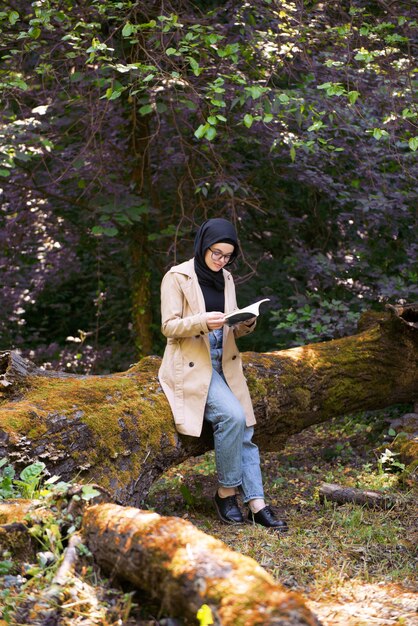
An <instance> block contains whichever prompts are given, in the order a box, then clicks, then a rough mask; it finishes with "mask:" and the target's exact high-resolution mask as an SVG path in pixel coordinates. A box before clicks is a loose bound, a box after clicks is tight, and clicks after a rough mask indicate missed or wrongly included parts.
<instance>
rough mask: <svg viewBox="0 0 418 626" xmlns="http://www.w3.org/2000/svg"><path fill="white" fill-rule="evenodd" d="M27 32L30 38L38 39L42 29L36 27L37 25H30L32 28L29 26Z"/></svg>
mask: <svg viewBox="0 0 418 626" xmlns="http://www.w3.org/2000/svg"><path fill="white" fill-rule="evenodd" d="M28 32H29V35H30V37H32V39H38V38H39V37H40V34H41V32H42V31H41V29H40V28H38V26H32V28H30V29H29V31H28Z"/></svg>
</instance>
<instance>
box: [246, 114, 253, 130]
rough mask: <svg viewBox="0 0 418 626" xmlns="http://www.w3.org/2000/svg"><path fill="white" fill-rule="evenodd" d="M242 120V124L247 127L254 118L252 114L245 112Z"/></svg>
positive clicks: (249, 126)
mask: <svg viewBox="0 0 418 626" xmlns="http://www.w3.org/2000/svg"><path fill="white" fill-rule="evenodd" d="M243 121H244V125H245V126H246V127H247V128H251V126H252V125H253V122H254V118H253V116H252V115H251V114H250V113H246V114H245V115H244V120H243Z"/></svg>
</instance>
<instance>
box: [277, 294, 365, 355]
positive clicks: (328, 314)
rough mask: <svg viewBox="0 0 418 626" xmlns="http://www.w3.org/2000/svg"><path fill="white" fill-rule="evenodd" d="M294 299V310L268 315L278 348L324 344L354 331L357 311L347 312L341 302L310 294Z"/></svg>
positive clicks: (348, 308)
mask: <svg viewBox="0 0 418 626" xmlns="http://www.w3.org/2000/svg"><path fill="white" fill-rule="evenodd" d="M294 299H295V300H296V305H295V306H294V307H291V308H290V309H287V310H280V311H274V312H273V313H272V314H271V317H272V319H273V321H274V324H275V330H274V334H275V335H276V336H277V337H278V345H279V346H283V347H288V346H299V345H304V344H306V343H314V342H317V341H325V340H327V339H333V338H336V337H341V336H343V335H344V334H350V332H353V331H354V330H355V327H356V324H357V322H358V319H359V317H360V311H359V310H350V306H349V304H346V303H344V302H343V301H342V300H337V299H335V298H333V299H332V300H328V299H327V298H326V297H325V296H321V295H320V294H318V293H311V292H308V293H307V294H306V297H303V298H300V297H299V298H296V297H295V298H294ZM352 306H353V307H355V306H356V303H355V302H354V303H352ZM357 306H358V305H357Z"/></svg>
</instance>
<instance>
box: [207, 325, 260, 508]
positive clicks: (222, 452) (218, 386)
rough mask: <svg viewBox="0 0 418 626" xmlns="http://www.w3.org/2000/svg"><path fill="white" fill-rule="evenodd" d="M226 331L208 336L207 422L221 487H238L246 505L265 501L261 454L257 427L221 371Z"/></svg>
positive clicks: (212, 332)
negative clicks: (248, 421)
mask: <svg viewBox="0 0 418 626" xmlns="http://www.w3.org/2000/svg"><path fill="white" fill-rule="evenodd" d="M222 337H223V330H222V329H220V330H213V331H211V332H210V333H209V342H210V355H211V359H212V379H211V382H210V386H209V391H208V397H207V400H206V407H205V419H206V420H208V422H210V423H211V424H212V428H213V436H214V440H215V460H216V469H217V472H218V481H219V484H220V485H222V486H223V487H239V488H240V490H241V492H242V496H243V500H244V502H248V501H249V500H253V499H254V498H264V491H263V481H262V477H261V469H260V455H259V453H258V448H257V446H256V445H255V443H253V442H252V441H251V440H252V436H253V433H254V428H253V427H252V426H250V427H248V426H246V423H245V414H244V410H243V408H242V406H241V404H240V403H239V401H238V400H237V398H236V397H235V396H234V394H233V393H232V391H231V390H230V388H229V387H228V385H227V383H226V381H225V377H224V374H223V371H222Z"/></svg>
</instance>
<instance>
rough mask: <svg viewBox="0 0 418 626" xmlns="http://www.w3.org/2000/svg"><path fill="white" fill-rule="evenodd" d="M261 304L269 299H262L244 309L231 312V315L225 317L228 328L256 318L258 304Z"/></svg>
mask: <svg viewBox="0 0 418 626" xmlns="http://www.w3.org/2000/svg"><path fill="white" fill-rule="evenodd" d="M262 302H270V298H264V300H259V301H258V302H254V304H250V306H246V307H245V309H238V310H236V311H232V313H227V315H225V319H226V323H227V324H228V326H233V325H234V324H239V322H245V321H246V320H249V319H251V318H252V317H258V315H259V314H260V310H259V309H260V304H261V303H262Z"/></svg>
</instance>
